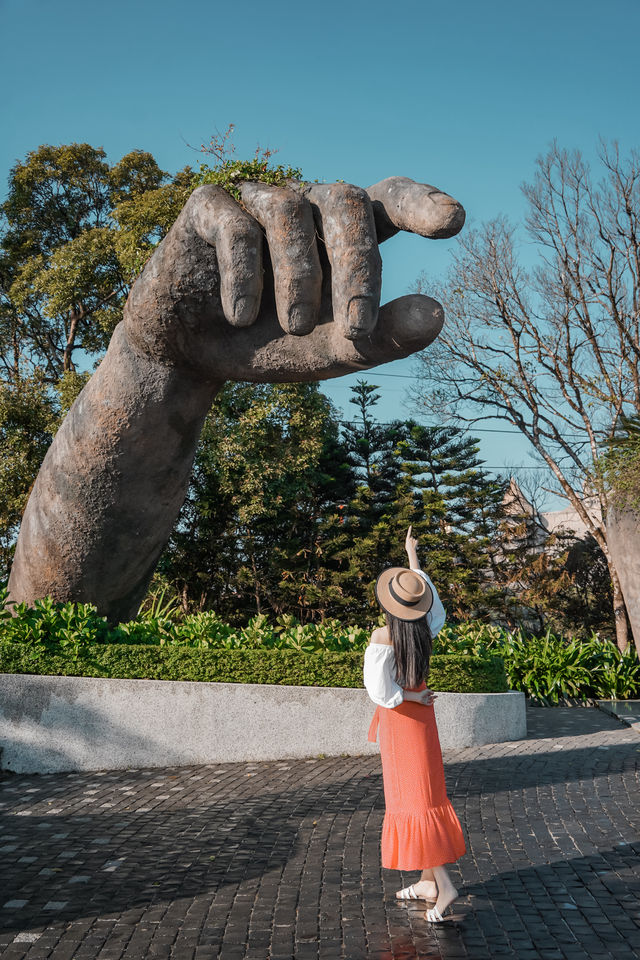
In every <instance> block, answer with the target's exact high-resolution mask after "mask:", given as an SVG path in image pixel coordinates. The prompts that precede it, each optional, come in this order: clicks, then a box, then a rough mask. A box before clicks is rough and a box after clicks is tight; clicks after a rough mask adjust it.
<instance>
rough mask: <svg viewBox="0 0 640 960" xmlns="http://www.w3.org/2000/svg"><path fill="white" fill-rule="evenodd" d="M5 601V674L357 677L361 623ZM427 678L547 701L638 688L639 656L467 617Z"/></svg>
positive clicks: (318, 680) (444, 635)
mask: <svg viewBox="0 0 640 960" xmlns="http://www.w3.org/2000/svg"><path fill="white" fill-rule="evenodd" d="M6 599H7V590H6V586H5V587H0V642H1V643H2V664H0V667H1V668H2V669H3V670H4V671H5V672H29V673H34V672H39V671H41V672H44V673H53V674H55V673H60V674H66V673H71V674H73V673H74V672H78V671H80V673H81V675H85V676H131V677H145V676H148V677H156V678H157V679H187V680H194V679H203V680H220V681H221V680H223V679H229V680H230V682H238V683H240V682H246V683H290V684H302V685H306V684H309V683H313V684H318V685H320V686H323V685H329V686H356V687H359V686H362V657H363V652H364V649H365V647H366V645H367V643H368V642H369V635H370V634H369V631H368V630H365V629H364V628H361V627H355V626H344V625H343V624H342V623H341V622H340V621H339V620H326V621H325V622H324V623H321V624H310V623H309V624H304V625H303V624H300V623H299V622H298V621H297V620H296V619H295V617H293V616H290V615H284V616H280V617H278V618H277V619H276V621H275V622H272V621H269V620H268V619H267V617H265V616H263V615H260V616H257V617H253V618H252V619H251V620H250V621H249V622H248V623H247V624H246V625H245V626H244V627H232V626H230V625H229V624H227V623H225V622H224V621H223V620H222V619H221V618H220V617H219V616H218V615H217V614H216V613H214V612H211V611H209V612H203V613H197V614H191V615H189V616H184V617H182V616H181V615H180V612H179V610H178V608H177V606H176V605H175V604H173V603H171V602H169V603H167V602H165V600H164V595H159V596H157V597H155V598H152V601H151V602H150V603H149V604H147V605H146V608H143V610H142V612H141V613H140V614H139V615H138V617H137V618H136V619H135V620H132V621H130V622H129V623H120V624H118V626H116V627H109V625H108V624H107V621H106V618H104V617H101V616H99V615H98V612H97V609H96V608H95V607H93V606H92V605H91V604H83V603H54V601H53V600H52V599H51V598H50V597H49V598H46V599H45V600H38V601H36V603H35V604H34V606H33V608H30V607H29V606H28V605H27V604H24V603H22V604H16V605H15V607H14V613H15V616H12V615H11V613H10V612H9V611H8V610H7V609H5V603H6ZM12 644H13V645H14V650H13V652H12V650H11V647H10V645H12ZM151 648H152V649H151ZM491 664H493V666H491ZM30 665H31V668H30ZM91 670H95V671H97V672H94V673H92V672H88V673H87V672H86V671H91ZM104 671H107V672H104ZM111 671H116V672H111ZM118 671H124V672H118ZM478 671H479V672H478ZM259 678H263V679H259ZM488 678H489V679H488ZM428 682H429V685H430V686H432V687H433V688H434V689H438V690H443V691H444V690H459V691H463V690H468V691H470V692H471V691H472V690H476V688H475V686H474V684H475V683H479V684H480V687H481V689H482V690H483V691H485V692H486V691H491V690H493V691H494V692H498V691H500V690H506V689H511V690H521V691H523V692H524V693H526V694H527V695H528V696H531V697H534V698H535V699H536V700H538V701H540V702H541V703H546V704H552V703H558V702H559V700H560V699H561V698H563V697H574V698H583V699H584V698H596V699H610V698H613V699H619V700H624V699H628V698H631V697H634V696H637V695H638V693H639V692H640V662H639V661H638V656H637V654H636V651H635V649H634V647H633V646H632V645H629V647H628V648H627V650H626V651H625V652H624V653H620V651H619V650H618V648H617V647H616V646H615V644H613V643H612V642H611V641H609V640H606V639H603V638H601V637H599V636H598V635H597V634H593V635H592V636H591V637H589V638H588V639H587V640H582V639H577V638H571V639H565V638H563V637H558V636H556V635H555V634H553V633H551V631H547V633H545V634H544V635H543V636H541V637H536V636H531V635H529V634H527V633H526V632H524V631H522V630H516V631H508V630H505V629H504V628H502V627H498V626H494V625H490V624H485V623H480V622H469V623H462V624H457V625H453V626H446V627H444V628H443V629H442V630H441V631H440V633H439V634H438V635H437V637H436V638H435V641H434V647H433V656H432V669H431V674H430V676H429V680H428ZM487 684H488V685H487ZM492 684H493V685H492ZM476 692H480V690H479V689H478V690H476Z"/></svg>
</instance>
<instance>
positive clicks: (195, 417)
mask: <svg viewBox="0 0 640 960" xmlns="http://www.w3.org/2000/svg"><path fill="white" fill-rule="evenodd" d="M220 386H221V384H220V383H215V382H212V381H208V382H203V380H202V378H201V377H199V378H198V377H191V376H189V375H188V374H186V373H185V372H184V370H177V369H176V368H173V367H170V366H167V365H163V364H160V363H158V362H156V361H152V360H149V359H148V358H146V357H144V356H142V355H140V354H138V353H137V352H136V351H135V350H134V349H133V348H132V347H131V346H130V344H129V342H128V340H127V337H126V333H125V328H124V324H123V323H120V324H119V325H118V327H117V328H116V330H115V332H114V334H113V337H112V339H111V343H110V344H109V349H108V350H107V353H106V355H105V357H104V359H103V361H102V363H101V364H100V366H99V367H98V369H97V370H96V372H95V373H94V374H93V376H92V377H91V380H90V381H89V383H88V384H87V386H86V387H85V388H84V390H83V391H82V393H81V394H80V396H79V397H78V399H77V400H76V402H75V404H74V405H73V407H72V408H71V410H70V411H69V414H68V415H67V417H66V418H65V420H64V422H63V424H62V426H61V427H60V429H59V431H58V433H57V435H56V437H55V439H54V441H53V443H52V445H51V447H50V449H49V450H48V452H47V455H46V457H45V459H44V462H43V464H42V467H41V469H40V473H39V474H38V478H37V480H36V483H35V485H34V488H33V490H32V492H31V496H30V498H29V502H28V504H27V508H26V510H25V514H24V517H23V520H22V525H21V528H20V536H19V538H18V544H17V547H16V554H15V559H14V563H13V568H12V571H11V577H10V579H9V595H10V598H11V599H12V600H16V601H23V600H26V601H28V602H33V601H34V600H36V599H38V598H40V597H44V596H47V595H49V594H50V595H52V596H53V597H55V598H57V599H60V600H68V599H73V600H78V601H84V602H90V603H94V604H95V605H96V606H97V607H98V609H99V611H100V612H101V613H102V614H104V615H106V616H108V618H109V620H110V621H111V622H117V621H119V620H126V619H129V618H130V617H132V616H135V614H136V612H137V609H138V606H139V604H140V602H141V601H142V599H143V598H144V595H145V592H146V589H147V586H148V583H149V581H150V579H151V576H152V574H153V570H154V569H155V566H156V563H157V561H158V559H159V557H160V554H161V552H162V549H163V548H164V546H165V544H166V542H167V540H168V538H169V535H170V533H171V530H172V528H173V525H174V523H175V520H176V517H177V515H178V513H179V511H180V508H181V506H182V504H183V502H184V498H185V496H186V492H187V487H188V483H189V476H190V473H191V466H192V463H193V458H194V455H195V451H196V447H197V443H198V438H199V436H200V431H201V429H202V425H203V422H204V419H205V417H206V415H207V412H208V410H209V408H210V406H211V403H212V401H213V398H214V397H215V395H216V393H217V392H218V390H219V388H220Z"/></svg>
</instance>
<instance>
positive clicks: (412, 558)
mask: <svg viewBox="0 0 640 960" xmlns="http://www.w3.org/2000/svg"><path fill="white" fill-rule="evenodd" d="M405 549H406V551H407V557H408V558H409V566H410V568H411V569H412V570H415V571H416V573H419V574H420V576H421V577H424V579H425V580H426V581H427V583H428V584H429V586H430V587H431V591H432V593H433V604H432V606H431V609H430V610H429V612H428V613H427V623H428V624H429V629H430V631H431V636H432V637H435V635H436V634H437V633H439V632H440V630H442V628H443V626H444V624H445V621H446V619H447V614H446V611H445V609H444V606H443V605H442V600H441V599H440V597H439V595H438V591H437V590H436V588H435V585H434V583H433V580H432V579H431V577H430V576H429V575H428V574H427V573H425V571H424V570H422V569H421V567H420V561H419V560H418V541H417V539H416V538H415V537H414V536H413V535H412V533H411V527H409V529H408V530H407V537H406V540H405Z"/></svg>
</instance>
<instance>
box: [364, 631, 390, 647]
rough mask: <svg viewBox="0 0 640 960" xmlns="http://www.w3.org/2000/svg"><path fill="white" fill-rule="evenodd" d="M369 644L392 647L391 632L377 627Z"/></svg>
mask: <svg viewBox="0 0 640 960" xmlns="http://www.w3.org/2000/svg"><path fill="white" fill-rule="evenodd" d="M369 643H381V644H384V645H385V646H387V647H390V646H391V640H390V639H389V630H388V629H387V627H376V629H375V630H374V631H373V633H372V634H371V640H370V641H369Z"/></svg>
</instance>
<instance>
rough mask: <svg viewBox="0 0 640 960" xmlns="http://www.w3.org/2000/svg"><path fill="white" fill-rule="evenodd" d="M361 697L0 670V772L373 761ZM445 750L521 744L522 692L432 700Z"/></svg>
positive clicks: (353, 692) (327, 690)
mask: <svg viewBox="0 0 640 960" xmlns="http://www.w3.org/2000/svg"><path fill="white" fill-rule="evenodd" d="M374 709H375V707H374V705H373V704H372V703H371V701H370V700H369V697H368V696H367V692H366V690H363V689H351V688H339V687H284V686H268V685H266V684H253V683H247V684H239V683H192V682H182V681H173V680H172V681H167V680H107V679H98V678H93V677H48V676H30V675H26V674H9V673H5V674H0V768H1V769H4V770H13V771H15V772H16V773H50V772H57V771H65V770H66V771H72V770H107V769H123V768H131V767H163V766H168V765H173V764H195V763H203V764H207V763H228V762H233V761H238V760H280V759H285V758H301V757H314V756H317V755H318V754H324V755H325V756H339V755H341V754H349V755H360V754H366V753H373V752H376V751H377V750H378V745H377V744H374V743H369V742H368V741H367V733H368V729H369V723H370V721H371V718H372V716H373V711H374ZM435 714H436V720H437V724H438V731H439V735H440V743H441V745H442V748H443V750H447V749H452V748H457V747H466V746H474V745H480V744H485V743H500V742H502V741H505V740H519V739H522V738H523V737H525V736H526V719H525V696H524V693H519V692H509V693H439V694H438V698H437V700H436V701H435Z"/></svg>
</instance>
